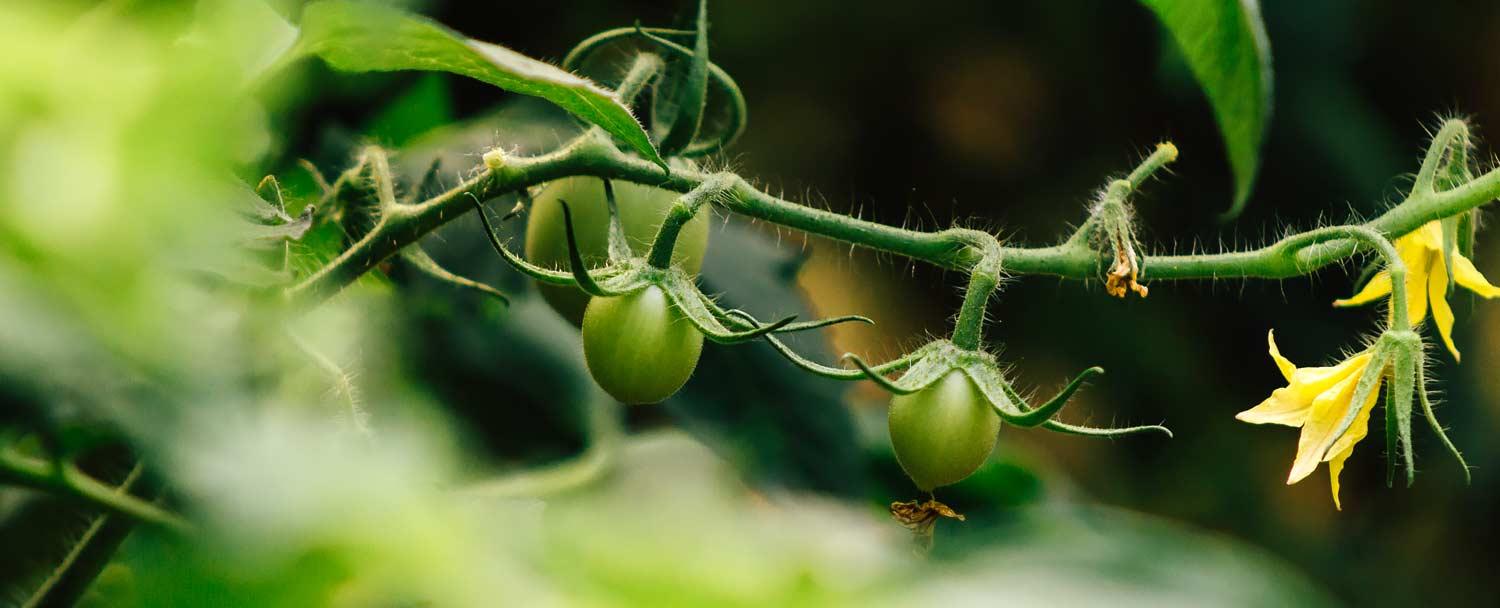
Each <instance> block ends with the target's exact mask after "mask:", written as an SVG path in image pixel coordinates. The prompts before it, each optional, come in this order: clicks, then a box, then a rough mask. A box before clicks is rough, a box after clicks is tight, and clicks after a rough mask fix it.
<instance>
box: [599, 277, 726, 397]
mask: <svg viewBox="0 0 1500 608" xmlns="http://www.w3.org/2000/svg"><path fill="white" fill-rule="evenodd" d="M702 353H703V334H701V333H699V332H698V328H696V327H693V324H692V323H691V322H689V321H688V320H687V318H686V317H684V316H683V314H682V312H681V311H679V310H677V307H676V306H675V305H673V304H672V302H671V301H670V300H668V299H667V294H666V293H665V292H663V291H662V290H661V288H660V287H657V286H655V285H652V286H649V287H646V288H645V289H642V290H640V291H637V292H635V293H632V294H629V295H624V296H619V297H615V298H593V299H592V300H589V304H588V309H587V310H586V311H585V312H584V314H583V358H584V361H586V362H587V363H588V366H589V373H590V374H592V375H593V376H594V381H596V382H598V383H599V386H601V387H603V388H604V390H605V392H607V393H609V394H610V395H612V396H613V397H614V398H616V399H619V400H620V401H623V402H625V403H656V402H658V401H661V400H663V399H666V398H667V397H671V396H672V393H675V392H677V389H680V388H682V385H683V384H686V383H687V381H688V378H689V377H690V376H692V375H693V368H696V367H698V356H699V355H701V354H702Z"/></svg>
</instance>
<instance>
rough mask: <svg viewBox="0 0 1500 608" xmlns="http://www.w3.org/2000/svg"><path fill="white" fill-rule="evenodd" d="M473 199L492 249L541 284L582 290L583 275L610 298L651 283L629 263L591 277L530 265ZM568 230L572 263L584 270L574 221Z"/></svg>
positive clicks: (568, 225)
mask: <svg viewBox="0 0 1500 608" xmlns="http://www.w3.org/2000/svg"><path fill="white" fill-rule="evenodd" d="M470 198H471V199H473V201H474V208H475V209H476V210H478V213H479V221H480V223H482V224H484V234H485V236H486V237H488V239H489V241H490V247H491V248H493V249H494V250H495V253H498V254H500V257H501V258H502V259H504V260H505V262H506V263H507V264H510V265H511V267H512V268H515V269H516V270H517V271H519V272H520V273H521V274H524V275H526V276H528V277H531V278H532V279H535V280H536V281H537V282H539V283H546V284H548V285H566V286H569V287H579V288H580V289H582V285H580V284H579V282H578V276H579V275H580V274H582V275H583V276H584V277H587V278H588V279H589V281H590V283H591V284H592V285H593V287H594V289H596V290H597V291H598V292H599V293H594V292H589V293H590V294H591V295H601V294H603V295H606V296H622V295H627V294H630V293H633V292H635V291H636V290H638V289H640V288H642V287H645V286H646V284H648V283H649V282H650V277H649V276H648V275H647V272H646V271H644V270H642V269H639V268H635V267H631V266H629V265H626V264H617V265H613V266H608V267H605V268H602V269H599V270H597V271H595V272H594V273H593V274H592V275H590V274H589V273H587V272H583V273H580V272H578V271H577V270H572V271H564V270H552V269H550V268H542V267H541V266H537V265H536V264H532V263H531V262H527V261H526V260H525V259H524V258H522V257H521V256H519V255H516V254H515V252H512V251H511V250H510V249H507V248H506V247H505V244H504V243H501V242H500V237H499V235H497V234H496V233H495V226H494V224H491V223H490V218H489V216H488V215H486V214H485V212H484V205H482V204H480V203H479V199H478V198H474V197H470ZM507 217H510V216H507ZM563 217H564V218H567V217H568V216H567V206H566V205H564V206H563ZM567 229H568V237H569V239H568V245H569V250H570V251H569V253H570V255H571V256H573V259H572V260H571V263H572V264H573V268H574V269H578V268H582V266H580V265H579V262H580V261H581V256H579V255H578V247H577V243H576V242H574V240H573V238H572V236H573V233H572V222H571V221H568V222H567ZM585 291H587V290H585Z"/></svg>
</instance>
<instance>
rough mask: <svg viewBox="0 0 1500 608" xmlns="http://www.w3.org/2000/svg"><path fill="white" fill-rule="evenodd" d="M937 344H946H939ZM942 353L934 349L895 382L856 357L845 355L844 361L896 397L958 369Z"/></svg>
mask: <svg viewBox="0 0 1500 608" xmlns="http://www.w3.org/2000/svg"><path fill="white" fill-rule="evenodd" d="M938 344H948V343H947V342H940V343H938ZM944 351H945V349H941V348H938V349H934V351H933V352H931V353H928V354H927V355H926V356H923V357H922V358H921V359H918V360H917V361H916V362H915V363H913V364H912V365H911V367H910V368H909V369H907V370H906V373H904V374H901V377H900V378H897V379H895V380H890V379H887V378H886V377H885V376H884V375H882V374H881V372H880V370H877V369H875V368H873V367H870V366H869V365H866V364H865V362H864V360H863V359H860V358H859V356H858V355H855V354H853V353H849V354H845V355H844V359H845V360H847V361H850V362H853V363H854V365H855V366H857V367H859V371H860V372H861V373H862V374H863V377H864V378H867V379H869V380H873V381H874V382H875V383H876V384H879V385H880V387H881V388H883V389H885V390H887V391H890V392H892V393H894V394H897V395H909V394H911V393H915V392H917V391H920V390H922V389H924V388H927V387H928V386H931V385H932V383H934V382H937V381H938V380H939V379H941V378H942V377H943V376H945V375H947V374H948V372H950V371H954V370H956V369H958V367H957V366H955V365H954V361H953V358H952V357H951V356H947V354H946V353H945V352H944Z"/></svg>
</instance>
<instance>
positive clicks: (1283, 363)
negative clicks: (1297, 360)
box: [1266, 329, 1297, 382]
mask: <svg viewBox="0 0 1500 608" xmlns="http://www.w3.org/2000/svg"><path fill="white" fill-rule="evenodd" d="M1266 343H1267V344H1269V345H1270V346H1271V359H1273V360H1275V361H1276V368H1277V369H1279V370H1281V375H1282V377H1284V378H1286V381H1287V382H1291V381H1292V372H1295V371H1297V366H1296V365H1292V362H1291V361H1288V360H1287V358H1286V357H1283V356H1281V349H1279V348H1276V330H1274V329H1272V330H1269V331H1267V332H1266Z"/></svg>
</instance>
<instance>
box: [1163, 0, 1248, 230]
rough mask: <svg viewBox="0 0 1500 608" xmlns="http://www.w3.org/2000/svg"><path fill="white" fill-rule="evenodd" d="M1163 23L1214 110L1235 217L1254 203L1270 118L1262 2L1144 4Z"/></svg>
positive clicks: (1171, 0) (1225, 0)
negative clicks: (1226, 160) (1230, 172)
mask: <svg viewBox="0 0 1500 608" xmlns="http://www.w3.org/2000/svg"><path fill="white" fill-rule="evenodd" d="M1141 3H1142V4H1145V5H1146V6H1147V7H1148V8H1150V9H1151V10H1152V11H1153V12H1155V13H1156V16H1157V18H1159V19H1161V22H1162V25H1163V26H1165V27H1166V29H1167V31H1168V32H1169V33H1171V35H1172V39H1173V40H1174V41H1176V43H1177V47H1178V49H1180V50H1181V51H1182V54H1183V57H1184V58H1185V59H1186V60H1187V64H1188V67H1189V68H1190V69H1191V70H1192V72H1193V77H1194V78H1197V79H1198V84H1199V85H1200V86H1202V87H1203V92H1204V93H1205V94H1206V95H1207V96H1208V102H1209V105H1211V106H1213V111H1214V119H1215V120H1216V121H1218V123H1219V132H1220V133H1222V134H1223V136H1224V147H1225V150H1226V151H1227V152H1228V155H1229V165H1230V168H1231V169H1233V171H1234V181H1235V186H1234V205H1233V206H1232V207H1230V209H1229V212H1228V213H1227V214H1226V217H1227V218H1233V217H1235V216H1237V215H1239V213H1240V212H1241V211H1243V210H1244V208H1245V202H1246V201H1247V200H1249V198H1250V190H1251V186H1252V185H1254V182H1255V173H1256V171H1257V170H1258V169H1259V168H1260V146H1261V141H1262V139H1264V137H1265V130H1266V124H1267V123H1268V122H1269V121H1270V117H1271V45H1270V42H1269V41H1267V39H1266V28H1265V25H1264V24H1263V23H1261V20H1260V5H1259V0H1141Z"/></svg>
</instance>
